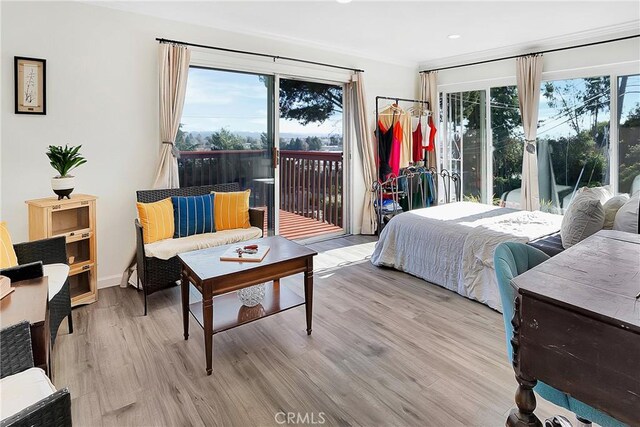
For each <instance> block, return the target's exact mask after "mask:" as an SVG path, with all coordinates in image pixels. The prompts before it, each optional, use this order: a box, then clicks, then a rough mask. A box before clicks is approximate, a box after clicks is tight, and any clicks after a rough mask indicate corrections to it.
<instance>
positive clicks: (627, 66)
mask: <svg viewBox="0 0 640 427" xmlns="http://www.w3.org/2000/svg"><path fill="white" fill-rule="evenodd" d="M631 74H640V63H639V62H638V61H625V62H619V63H613V64H606V65H597V66H590V67H579V68H571V69H565V70H556V71H547V72H545V71H543V72H542V82H545V81H550V80H569V79H579V78H587V77H595V76H609V79H610V80H609V81H610V82H611V86H610V99H611V101H610V105H609V113H610V116H611V118H610V121H609V139H610V142H609V147H610V150H609V177H610V178H609V185H610V186H611V189H612V190H613V192H614V193H618V189H619V187H618V185H619V180H618V173H619V147H618V145H619V134H618V126H619V123H618V119H617V103H616V102H613V100H615V99H617V97H618V77H620V76H625V75H631ZM515 85H517V82H516V77H515V75H513V76H504V77H496V78H492V79H484V80H477V81H467V82H459V83H447V84H443V85H438V94H439V96H440V97H441V99H442V121H441V123H440V125H441V132H438V141H437V143H438V146H439V147H440V149H441V151H442V153H443V154H442V163H443V165H446V164H448V161H449V159H448V158H447V156H448V152H447V149H446V147H445V144H446V140H445V138H446V135H447V128H446V126H447V122H448V117H447V103H446V96H447V95H448V94H451V93H458V92H469V91H478V90H485V91H486V93H487V96H486V97H485V108H486V114H485V118H486V121H487V123H486V133H487V134H486V141H487V143H486V153H485V154H486V155H485V165H484V170H485V171H486V176H484V186H483V187H484V194H485V195H486V197H484V196H483V203H489V202H491V200H490V198H491V196H490V195H493V152H494V147H493V129H492V127H491V96H490V93H491V92H490V91H491V89H492V88H496V87H502V86H515ZM461 188H463V187H462V183H461ZM485 198H486V200H484V199H485Z"/></svg>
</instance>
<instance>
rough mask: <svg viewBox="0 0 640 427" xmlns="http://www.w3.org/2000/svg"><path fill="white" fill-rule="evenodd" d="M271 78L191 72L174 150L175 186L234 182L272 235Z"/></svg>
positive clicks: (195, 69)
mask: <svg viewBox="0 0 640 427" xmlns="http://www.w3.org/2000/svg"><path fill="white" fill-rule="evenodd" d="M274 110H275V100H274V77H273V76H268V75H259V74H249V73H239V72H230V71H221V70H215V69H210V68H200V67H191V68H190V69H189V79H188V83H187V94H186V97H185V103H184V110H183V113H182V120H181V121H180V130H179V132H178V136H177V138H176V148H177V149H178V150H179V151H180V158H179V160H178V170H179V177H180V186H181V187H189V186H197V185H215V184H228V183H237V184H238V185H239V187H240V189H242V190H245V189H250V190H251V197H250V205H251V206H252V207H257V208H260V209H264V210H265V211H266V215H265V217H266V220H265V224H264V229H265V232H266V234H269V235H273V234H274V233H275V215H276V212H275V201H274V200H275V195H276V192H275V174H274V143H273V141H274V134H275V131H274V120H273V117H274Z"/></svg>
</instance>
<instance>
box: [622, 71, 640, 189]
mask: <svg viewBox="0 0 640 427" xmlns="http://www.w3.org/2000/svg"><path fill="white" fill-rule="evenodd" d="M617 107H618V108H617V111H618V165H619V167H618V192H620V193H629V194H633V193H635V192H636V191H638V190H640V74H635V75H631V76H620V77H618V104H617Z"/></svg>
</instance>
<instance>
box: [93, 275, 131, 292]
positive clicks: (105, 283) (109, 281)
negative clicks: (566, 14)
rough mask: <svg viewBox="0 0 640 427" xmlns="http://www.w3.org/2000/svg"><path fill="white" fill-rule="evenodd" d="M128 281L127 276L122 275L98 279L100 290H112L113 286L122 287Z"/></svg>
mask: <svg viewBox="0 0 640 427" xmlns="http://www.w3.org/2000/svg"><path fill="white" fill-rule="evenodd" d="M124 280H126V276H125V275H122V274H114V275H113V276H107V277H100V278H98V289H104V288H110V287H112V286H120V284H121V283H122V282H123V281H124Z"/></svg>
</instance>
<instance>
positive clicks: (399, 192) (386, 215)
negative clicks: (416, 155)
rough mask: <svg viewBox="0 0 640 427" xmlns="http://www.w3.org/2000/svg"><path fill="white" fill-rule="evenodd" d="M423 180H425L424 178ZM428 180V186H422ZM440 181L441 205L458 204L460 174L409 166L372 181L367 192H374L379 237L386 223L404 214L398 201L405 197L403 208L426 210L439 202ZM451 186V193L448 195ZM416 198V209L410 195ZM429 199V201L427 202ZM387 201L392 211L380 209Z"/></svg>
mask: <svg viewBox="0 0 640 427" xmlns="http://www.w3.org/2000/svg"><path fill="white" fill-rule="evenodd" d="M425 178H426V179H425ZM429 180H431V183H432V186H428V185H426V183H428V182H429ZM440 180H442V190H443V192H444V197H443V198H442V202H443V203H451V202H455V201H460V197H461V192H460V190H461V187H460V183H461V180H460V174H458V173H457V172H449V171H448V170H446V169H442V170H441V171H440V172H438V171H437V170H436V169H435V168H433V167H431V168H427V167H424V166H419V167H416V166H409V167H408V168H405V169H403V170H402V173H401V174H400V175H398V176H396V175H392V176H390V177H389V178H387V179H386V180H385V181H384V182H380V181H379V180H376V181H375V182H374V183H373V185H372V187H371V191H372V192H373V193H375V210H376V220H377V223H378V227H377V230H378V231H377V232H378V234H380V232H381V231H382V229H383V228H384V226H385V225H386V223H387V222H388V221H389V220H390V219H391V218H392V217H394V216H395V215H397V214H399V213H402V212H404V210H403V209H402V208H401V207H400V201H401V200H402V199H403V198H407V203H406V204H407V209H408V210H409V211H410V210H413V209H419V208H426V207H429V206H432V205H437V204H438V203H439V197H438V189H439V188H440V187H439V184H440ZM452 186H453V190H454V192H453V194H452V192H451V190H452ZM416 194H417V195H418V196H419V197H418V201H419V202H420V203H418V206H414V203H413V202H414V200H413V198H414V196H415V195H416ZM430 198H431V200H430ZM385 200H391V204H392V208H391V209H387V208H385V207H384V201H385Z"/></svg>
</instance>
